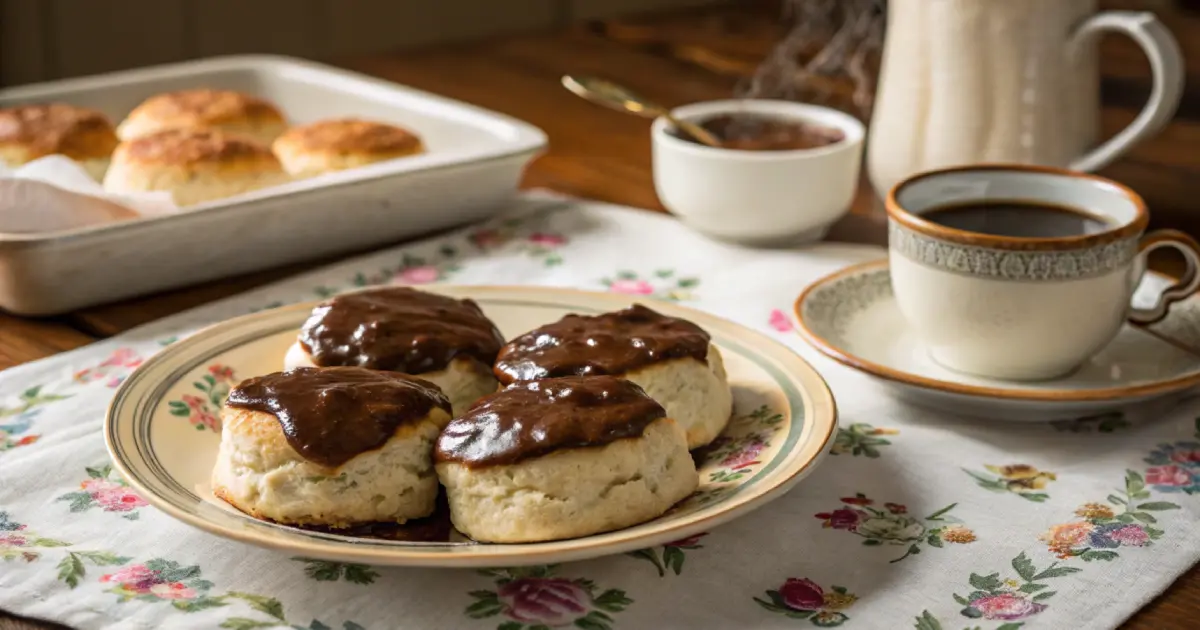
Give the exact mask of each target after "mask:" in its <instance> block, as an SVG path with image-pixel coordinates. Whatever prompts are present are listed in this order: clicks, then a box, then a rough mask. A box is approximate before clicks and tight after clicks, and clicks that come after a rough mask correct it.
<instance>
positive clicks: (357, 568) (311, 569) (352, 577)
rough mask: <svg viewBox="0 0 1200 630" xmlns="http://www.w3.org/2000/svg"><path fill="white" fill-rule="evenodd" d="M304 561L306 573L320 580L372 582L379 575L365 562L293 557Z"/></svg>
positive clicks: (356, 582) (311, 577) (355, 582)
mask: <svg viewBox="0 0 1200 630" xmlns="http://www.w3.org/2000/svg"><path fill="white" fill-rule="evenodd" d="M292 560H295V561H297V562H303V563H304V575H307V576H308V577H309V579H313V580H316V581H318V582H337V581H338V580H342V579H344V580H346V581H347V582H351V583H354V584H372V583H374V582H375V579H376V578H378V577H379V572H377V571H375V569H372V568H371V567H369V566H367V565H365V564H354V563H351V562H330V561H328V560H316V559H314V558H292Z"/></svg>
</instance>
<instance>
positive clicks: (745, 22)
mask: <svg viewBox="0 0 1200 630" xmlns="http://www.w3.org/2000/svg"><path fill="white" fill-rule="evenodd" d="M1103 4H1105V5H1106V6H1108V7H1110V8H1134V7H1136V6H1138V5H1139V3H1138V2H1136V1H1135V0H1109V1H1107V2H1104V3H1103ZM1161 17H1162V19H1163V21H1164V22H1165V23H1166V24H1167V25H1168V26H1169V27H1170V28H1171V29H1172V31H1173V32H1174V33H1175V34H1176V36H1177V37H1178V39H1179V40H1180V43H1181V45H1182V47H1183V49H1184V54H1185V56H1186V58H1187V66H1188V68H1189V69H1190V71H1189V81H1188V86H1187V88H1186V90H1185V94H1184V98H1183V104H1182V106H1181V109H1180V111H1179V113H1178V115H1177V117H1176V118H1175V120H1174V121H1173V122H1172V124H1171V125H1170V127H1168V128H1167V129H1166V130H1165V131H1164V132H1163V133H1162V134H1161V135H1159V136H1158V137H1156V138H1154V139H1152V140H1150V141H1148V142H1146V143H1145V144H1143V145H1141V146H1139V147H1138V148H1136V149H1135V150H1133V151H1132V152H1131V153H1130V154H1129V155H1128V156H1127V157H1125V158H1123V159H1122V160H1120V161H1119V162H1117V163H1116V164H1114V165H1113V166H1111V167H1109V168H1107V169H1105V170H1104V171H1103V173H1102V174H1104V175H1106V176H1109V177H1112V178H1114V179H1117V180H1119V181H1122V182H1124V183H1126V184H1128V185H1130V186H1132V187H1133V188H1134V189H1135V190H1137V191H1139V192H1140V193H1141V194H1142V195H1143V196H1144V197H1145V198H1146V200H1147V202H1148V204H1149V206H1150V209H1151V213H1152V215H1153V224H1154V225H1155V226H1157V227H1174V228H1178V229H1183V230H1185V231H1187V232H1189V233H1191V234H1193V235H1200V13H1188V12H1184V11H1180V10H1167V11H1164V12H1163V14H1162V15H1161ZM779 29H780V27H779V21H778V19H776V16H775V15H774V14H773V13H771V12H767V11H764V10H761V9H756V8H748V7H747V6H746V5H745V4H742V5H738V6H736V7H733V8H713V9H703V10H690V11H685V12H681V13H673V14H666V15H663V16H658V17H654V18H642V19H638V20H626V21H596V22H591V23H585V24H582V25H580V26H578V27H575V28H572V29H570V30H567V31H563V32H557V33H549V34H542V35H530V36H521V37H516V38H509V39H503V40H498V41H489V42H484V43H478V44H470V45H459V46H455V47H448V48H444V49H433V50H426V51H418V52H406V53H402V54H395V55H383V56H373V57H367V58H359V59H351V60H345V61H343V62H341V64H340V65H344V66H346V67H348V68H351V69H355V70H359V71H363V72H366V73H369V74H373V75H376V76H380V77H383V78H385V79H389V80H392V81H396V82H398V83H403V84H407V85H411V86H414V87H418V88H421V89H425V90H429V91H432V92H437V93H440V94H444V95H446V96H449V97H452V98H456V99H460V100H463V101H467V102H470V103H474V104H478V105H481V106H483V107H487V108H490V109H493V110H497V111H500V112H504V113H506V114H510V115H513V116H516V117H518V118H521V119H524V120H526V121H529V122H530V123H533V124H534V125H537V126H538V127H541V128H542V129H543V130H545V132H546V133H547V135H548V136H549V138H550V149H549V151H548V152H547V153H546V154H545V155H544V156H542V157H541V158H539V159H538V160H537V161H535V162H534V163H533V165H532V166H531V167H530V169H529V170H528V172H527V173H526V176H525V179H524V182H523V185H524V186H525V187H546V188H551V189H554V190H558V191H561V192H565V193H569V194H573V195H578V196H582V197H590V198H594V199H600V200H604V201H611V202H615V203H620V204H626V205H630V206H635V207H639V208H646V209H647V210H653V211H662V210H663V208H662V206H661V204H660V203H659V202H658V199H657V198H656V196H655V193H654V187H653V184H652V181H651V173H650V140H649V122H648V121H645V120H641V119H638V118H634V117H631V116H625V115H621V114H618V113H615V112H612V111H608V110H605V109H602V108H599V107H597V106H594V105H592V104H589V103H587V102H584V101H582V100H580V99H579V98H577V97H575V96H573V95H571V94H570V93H568V92H566V91H565V90H563V89H562V88H561V87H560V85H559V78H560V77H561V75H563V74H564V73H568V72H570V73H580V74H597V75H602V76H605V77H608V78H611V79H614V80H617V81H620V82H622V83H625V84H628V85H629V86H631V87H633V88H635V89H637V90H639V91H641V92H643V93H644V94H646V95H647V96H650V97H652V98H655V99H658V100H660V101H662V102H664V103H667V104H682V103H687V102H693V101H702V100H708V99H714V98H723V97H728V96H729V95H730V94H731V92H732V90H733V89H734V87H735V85H737V83H738V82H739V81H740V80H742V79H743V78H744V77H745V76H746V74H747V73H748V72H750V71H751V70H752V69H753V67H754V65H755V64H756V63H757V60H759V59H761V58H762V57H763V55H764V54H765V53H766V51H767V50H768V49H769V48H770V45H771V43H772V42H773V41H775V40H776V38H777V37H778V36H779ZM1102 54H1103V64H1102V67H1103V72H1104V77H1103V81H1102V95H1103V100H1104V103H1105V110H1104V115H1103V121H1104V126H1105V129H1106V131H1107V132H1108V133H1111V132H1113V131H1114V130H1116V129H1119V128H1120V127H1122V126H1124V124H1126V123H1127V122H1128V121H1130V120H1132V118H1133V116H1135V115H1136V112H1137V110H1138V109H1139V108H1140V107H1141V104H1142V103H1143V102H1144V100H1145V98H1146V96H1147V95H1148V93H1149V90H1150V82H1149V80H1148V76H1149V70H1148V64H1147V63H1146V61H1145V59H1144V58H1143V57H1142V54H1141V52H1140V50H1139V49H1137V47H1136V46H1134V45H1133V44H1132V43H1131V42H1128V41H1126V40H1122V39H1120V38H1108V39H1106V40H1105V41H1104V42H1103V44H1102ZM884 225H885V223H884V220H883V216H882V213H881V210H880V209H879V204H878V201H877V200H876V199H875V198H874V195H873V193H872V192H871V191H870V190H869V188H868V187H866V186H865V185H864V186H863V187H862V189H861V194H860V195H859V198H858V200H857V201H856V202H855V205H854V208H853V211H852V213H851V215H850V216H848V217H847V218H846V219H845V220H843V221H842V222H841V223H840V224H839V225H837V226H836V227H835V229H834V231H833V232H832V233H831V235H830V238H831V239H835V240H848V241H856V242H874V243H883V242H884V239H885V236H884V229H883V228H884ZM326 262H327V261H326ZM1154 262H1155V266H1157V267H1159V268H1161V269H1166V270H1168V271H1170V270H1172V269H1173V268H1174V261H1173V260H1171V259H1163V260H1156V261H1154ZM317 264H320V263H319V262H316V263H310V264H307V265H297V266H292V267H288V268H285V269H280V270H274V271H268V272H263V273H258V274H254V275H251V276H246V277H241V278H235V279H230V280H225V281H221V282H214V283H209V284H206V285H203V286H199V287H192V288H188V289H183V290H178V291H172V292H168V293H163V294H160V295H155V296H150V297H146V298H141V299H137V300H131V301H127V302H122V303H118V304H111V305H107V306H102V307H97V308H90V309H87V310H84V311H80V312H77V313H72V314H70V315H66V316H63V317H59V318H54V319H41V320H32V319H18V318H16V317H11V316H5V315H0V368H6V367H10V366H14V365H18V364H21V363H25V362H28V361H32V360H35V359H40V358H43V357H47V356H52V355H54V354H56V353H59V352H62V351H65V350H70V349H72V348H77V347H79V346H82V345H85V344H87V343H89V342H91V341H94V340H96V339H100V338H104V337H108V336H111V335H115V334H118V333H120V332H122V331H125V330H128V329H129V328H131V327H134V326H137V325H139V324H142V323H145V322H148V321H151V320H154V319H158V318H160V317H164V316H166V315H170V314H172V313H177V312H179V311H182V310H185V309H188V308H191V307H194V306H198V305H201V304H204V303H206V302H209V301H212V300H214V299H218V298H222V297H226V296H228V295H232V294H234V293H237V292H240V291H244V290H247V289H251V288H253V287H256V286H260V285H263V284H266V283H269V282H271V281H274V280H278V279H280V278H283V277H286V276H288V275H290V274H293V273H296V272H298V271H301V270H304V269H308V268H311V267H314V266H316V265H317ZM1096 596H1097V597H1118V596H1120V595H1118V594H1115V593H1107V594H1106V593H1097V594H1096ZM1198 620H1200V570H1197V569H1196V568H1193V569H1192V570H1191V571H1190V572H1189V573H1187V574H1186V575H1185V576H1183V577H1182V578H1181V579H1180V580H1178V581H1177V582H1176V583H1175V584H1174V585H1173V586H1172V587H1170V588H1169V589H1168V590H1167V591H1166V593H1164V594H1163V595H1162V596H1160V597H1158V598H1157V599H1155V600H1154V601H1153V602H1152V603H1150V604H1149V605H1148V606H1147V607H1146V608H1145V609H1143V610H1142V611H1141V612H1139V613H1138V614H1137V615H1135V616H1134V618H1133V619H1131V620H1129V622H1128V623H1127V624H1126V625H1125V626H1124V628H1127V629H1129V630H1185V629H1188V630H1190V629H1194V628H1197V627H1200V621H1198ZM58 627H60V626H56V625H53V624H46V623H44V622H36V621H31V620H25V619H20V618H17V617H13V616H11V615H6V614H4V613H0V630H18V629H19V630H29V629H31V628H58Z"/></svg>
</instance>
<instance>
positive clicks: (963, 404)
mask: <svg viewBox="0 0 1200 630" xmlns="http://www.w3.org/2000/svg"><path fill="white" fill-rule="evenodd" d="M1167 282H1169V280H1168V279H1166V278H1165V277H1162V276H1157V275H1153V276H1150V275H1148V277H1147V279H1146V281H1145V282H1143V285H1142V287H1141V290H1144V291H1147V292H1149V291H1148V290H1149V289H1150V288H1152V286H1149V285H1161V284H1164V283H1167ZM1136 301H1137V297H1136V296H1135V302H1136ZM795 313H796V318H797V319H798V321H799V323H800V326H799V331H800V334H801V336H803V337H804V338H805V340H806V341H808V342H809V343H811V344H812V345H813V346H814V347H816V349H817V350H819V351H820V352H822V353H823V354H825V355H827V356H829V357H830V358H832V359H833V360H835V361H838V362H839V363H842V364H844V365H847V366H849V367H852V368H854V369H857V370H860V371H862V372H866V373H868V374H871V375H873V376H876V377H878V378H880V379H882V380H883V382H884V383H885V384H887V385H889V386H890V387H891V388H892V389H893V390H894V391H895V393H897V394H898V395H899V396H900V397H902V398H905V399H907V400H909V401H911V402H913V403H915V404H919V405H925V406H928V407H934V408H937V409H941V410H945V411H950V412H953V413H958V414H965V415H971V416H976V417H982V418H992V419H999V420H1009V421H1031V422H1037V421H1048V420H1064V419H1073V418H1080V417H1085V416H1090V415H1096V414H1102V413H1107V412H1112V411H1116V410H1120V409H1123V408H1126V407H1129V406H1132V405H1134V404H1137V403H1142V402H1146V401H1149V400H1152V399H1157V398H1162V397H1167V396H1171V395H1177V394H1180V393H1182V392H1184V391H1185V390H1187V389H1189V388H1192V387H1195V386H1196V385H1200V297H1197V296H1192V297H1191V298H1188V299H1187V300H1185V301H1182V302H1180V303H1178V304H1176V305H1175V307H1174V308H1172V310H1171V313H1170V314H1169V315H1168V317H1167V318H1166V319H1165V320H1163V321H1162V322H1159V323H1158V324H1155V325H1153V326H1149V327H1146V326H1135V325H1129V324H1126V325H1125V326H1124V327H1123V328H1122V329H1121V332H1120V333H1119V334H1118V335H1117V337H1116V338H1115V339H1114V340H1113V341H1112V342H1111V343H1110V344H1109V345H1108V346H1107V347H1106V348H1105V349H1104V350H1102V351H1100V353H1099V354H1097V355H1096V356H1094V357H1092V358H1091V359H1090V360H1088V362H1086V363H1085V364H1083V365H1082V366H1080V367H1079V369H1077V370H1076V371H1075V372H1073V373H1071V374H1070V375H1068V376H1064V377H1061V378H1057V379H1053V380H1047V381H1039V382H1015V381H1003V380H996V379H988V378H980V377H975V376H970V375H967V374H962V373H959V372H955V371H953V370H950V369H948V368H945V367H942V366H941V365H939V364H938V363H936V362H934V360H933V359H932V358H930V356H929V353H928V352H927V350H926V348H925V347H924V346H923V345H922V344H921V343H920V342H919V341H918V340H917V338H916V336H915V335H914V333H913V331H912V330H911V329H910V328H909V327H908V325H907V324H906V323H905V320H904V317H903V316H902V315H901V313H900V310H899V308H898V307H897V305H896V300H895V297H894V296H893V295H892V284H891V277H890V275H889V273H888V262H887V261H886V260H881V261H873V262H868V263H863V264H859V265H855V266H852V267H849V268H846V269H843V270H841V271H838V272H837V273H834V274H832V275H829V276H826V277H825V278H822V279H821V280H818V281H817V282H815V283H814V284H812V285H811V286H810V287H808V288H807V289H806V290H805V291H804V292H803V293H801V294H800V297H799V298H797V299H796V305H795ZM1081 317H1086V315H1084V314H1081Z"/></svg>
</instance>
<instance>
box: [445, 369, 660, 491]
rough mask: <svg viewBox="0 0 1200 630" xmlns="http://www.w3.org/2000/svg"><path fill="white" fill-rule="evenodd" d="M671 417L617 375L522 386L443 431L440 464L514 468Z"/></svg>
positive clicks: (620, 436) (489, 399)
mask: <svg viewBox="0 0 1200 630" xmlns="http://www.w3.org/2000/svg"><path fill="white" fill-rule="evenodd" d="M665 416H666V411H664V410H663V408H662V406H661V405H659V404H658V403H656V402H654V399H652V398H650V397H649V396H647V395H646V392H644V391H642V388H641V387H638V386H637V385H634V384H633V383H631V382H629V381H626V380H624V379H619V378H616V377H612V376H568V377H564V378H553V379H545V380H541V381H531V382H528V383H518V384H516V385H512V386H509V387H508V388H506V389H504V390H503V391H500V392H498V393H495V394H492V395H490V396H487V397H485V398H483V399H481V400H480V401H479V402H477V403H475V405H474V406H472V407H471V409H470V410H469V411H467V413H465V414H463V415H462V416H461V417H459V418H456V419H454V420H453V421H451V422H450V424H449V425H448V426H447V427H446V428H445V430H443V431H442V435H441V437H439V438H438V442H437V448H436V449H435V450H434V460H435V461H437V462H455V463H459V464H463V465H465V466H467V467H468V468H480V467H484V466H496V465H502V464H514V463H517V462H520V461H523V460H526V459H533V458H535V457H540V456H542V455H547V454H549V453H551V452H554V451H556V450H559V449H564V448H580V447H585V446H603V445H605V444H609V443H611V442H615V441H617V440H620V439H623V438H631V437H639V436H641V435H642V432H643V431H644V430H645V429H646V427H647V426H648V425H649V424H650V423H651V422H654V421H655V420H657V419H659V418H663V417H665Z"/></svg>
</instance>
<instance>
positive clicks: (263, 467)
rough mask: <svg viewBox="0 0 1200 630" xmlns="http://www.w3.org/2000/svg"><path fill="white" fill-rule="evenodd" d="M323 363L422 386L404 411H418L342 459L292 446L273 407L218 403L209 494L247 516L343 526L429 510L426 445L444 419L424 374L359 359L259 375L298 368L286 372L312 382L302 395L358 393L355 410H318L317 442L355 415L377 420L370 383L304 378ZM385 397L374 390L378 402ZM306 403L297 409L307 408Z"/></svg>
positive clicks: (349, 425) (432, 483)
mask: <svg viewBox="0 0 1200 630" xmlns="http://www.w3.org/2000/svg"><path fill="white" fill-rule="evenodd" d="M329 370H333V371H335V372H338V373H340V372H342V371H347V370H349V371H351V372H352V373H364V372H365V373H369V374H370V375H371V376H370V377H368V378H378V379H380V381H381V382H382V383H383V385H382V386H383V387H388V384H387V381H400V382H415V383H417V384H418V385H419V386H420V387H422V388H424V389H423V393H420V394H419V396H420V398H418V400H425V399H428V400H427V401H426V402H428V410H423V409H421V408H420V407H418V408H416V409H415V411H413V413H414V414H417V413H419V415H417V416H416V417H413V418H409V419H407V420H406V421H404V422H403V423H401V424H399V425H398V426H397V427H396V428H395V430H394V431H392V432H391V433H390V435H387V436H384V438H385V439H384V442H383V443H382V444H380V445H377V446H374V447H373V448H369V449H365V450H362V451H361V452H358V453H357V454H354V455H353V456H351V457H349V458H348V459H345V460H344V461H343V459H342V458H339V459H337V460H336V461H328V460H326V459H322V458H320V457H316V456H314V454H313V452H310V451H307V450H305V451H304V452H303V453H302V452H301V450H303V447H302V448H301V449H300V450H298V449H297V447H296V446H295V445H294V443H293V442H292V441H291V440H292V439H294V438H289V435H288V434H287V433H286V432H285V429H284V426H285V422H284V421H283V420H282V419H281V418H280V417H279V415H277V414H276V413H271V412H268V411H263V410H261V409H251V408H245V407H239V406H237V404H236V402H235V403H234V404H231V403H230V402H227V403H226V404H225V407H224V408H223V410H222V425H223V426H222V428H221V445H220V447H219V449H218V452H217V461H216V464H215V466H214V467H213V473H212V488H213V493H214V494H215V495H216V496H217V497H219V498H220V499H222V500H223V501H225V502H227V503H229V504H230V505H232V506H234V507H236V508H237V509H239V510H241V511H242V512H245V513H247V514H250V515H251V516H254V517H256V518H261V519H270V520H272V521H276V522H279V523H284V524H290V525H315V526H322V527H331V528H345V527H351V526H354V525H359V524H363V523H373V522H397V523H403V522H405V521H407V520H411V519H416V518H423V517H426V516H429V515H430V514H432V512H433V510H434V507H435V501H436V498H437V495H438V482H437V476H436V474H435V472H434V469H433V461H432V452H433V447H434V443H435V441H436V440H437V437H438V435H439V433H440V432H441V430H442V428H443V427H444V426H445V425H446V423H448V422H449V421H450V414H449V412H448V408H449V404H448V403H447V402H446V401H445V399H444V398H442V397H441V395H440V392H437V390H436V389H435V388H432V386H430V385H429V384H428V383H420V382H419V381H416V380H415V379H405V377H402V376H399V375H387V374H386V373H381V372H374V371H370V370H361V369H359V368H329V369H324V368H323V369H309V370H299V371H293V372H285V373H282V374H280V373H276V374H273V375H268V376H265V377H261V379H276V381H278V380H280V379H286V378H289V375H298V376H292V377H291V378H296V379H297V383H298V386H299V387H302V388H311V389H313V390H314V393H313V396H314V398H312V399H311V400H326V401H327V400H330V399H344V397H347V396H349V397H351V398H353V397H355V396H363V397H365V399H364V400H361V401H354V402H356V403H361V407H359V409H360V411H362V413H361V414H359V415H357V416H355V417H335V418H327V419H319V420H322V421H327V422H328V424H327V425H326V426H318V427H316V429H317V431H318V432H320V431H325V432H326V435H320V436H319V437H318V439H317V440H316V441H317V442H318V446H320V444H319V442H320V441H322V440H330V439H336V438H337V436H338V435H339V432H342V433H344V432H346V431H354V430H358V429H361V428H362V427H363V426H364V424H366V425H367V426H368V428H374V427H373V426H371V423H375V422H377V421H378V415H377V414H378V413H379V407H378V405H379V404H380V401H379V400H378V399H377V398H375V399H373V398H372V392H371V391H363V392H359V393H354V392H352V391H349V390H350V389H352V388H346V387H342V388H341V389H340V391H338V392H329V391H328V390H329V387H327V386H326V385H322V384H321V383H320V382H316V381H314V379H313V378H312V375H311V373H312V372H317V373H320V372H327V371H329ZM306 372H307V373H308V374H306ZM338 378H342V377H340V376H339V377H338ZM256 380H259V379H250V381H247V382H246V383H252V382H254V381H256ZM246 383H243V384H240V385H239V386H238V387H237V388H235V389H234V392H231V395H230V397H231V400H236V399H238V396H239V392H240V390H239V388H244V387H246ZM323 388H324V389H323ZM348 391H349V393H348ZM323 392H324V393H323ZM435 398H436V400H434V399H435ZM388 402H389V401H388V400H387V399H383V403H384V404H386V403H388ZM403 404H404V401H401V406H403ZM409 404H411V403H409ZM307 407H308V408H307V409H305V410H303V411H311V410H312V409H313V408H314V406H313V405H308V406H307ZM401 411H404V409H401ZM285 417H286V416H285ZM289 426H291V425H289ZM302 444H303V443H302ZM344 455H345V454H343V457H344Z"/></svg>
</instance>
